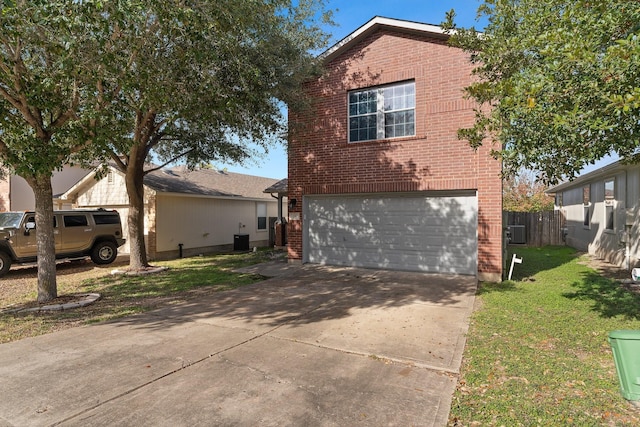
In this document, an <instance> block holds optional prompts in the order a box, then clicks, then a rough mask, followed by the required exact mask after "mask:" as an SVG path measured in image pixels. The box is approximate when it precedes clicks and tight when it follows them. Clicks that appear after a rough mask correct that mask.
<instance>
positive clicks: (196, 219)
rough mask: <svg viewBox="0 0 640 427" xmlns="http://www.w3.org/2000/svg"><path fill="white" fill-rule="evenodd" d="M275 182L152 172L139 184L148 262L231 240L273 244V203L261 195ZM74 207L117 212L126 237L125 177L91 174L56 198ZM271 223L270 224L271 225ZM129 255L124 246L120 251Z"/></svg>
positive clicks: (213, 173)
mask: <svg viewBox="0 0 640 427" xmlns="http://www.w3.org/2000/svg"><path fill="white" fill-rule="evenodd" d="M277 181H278V180H276V179H271V178H263V177H256V176H251V175H243V174H236V173H230V172H224V171H218V170H213V169H197V170H193V171H189V170H187V169H185V168H184V167H176V168H171V169H162V170H159V171H155V172H152V173H150V174H148V175H146V176H145V179H144V184H145V188H144V190H145V191H144V203H145V238H146V243H147V252H148V255H149V257H150V258H151V259H169V258H175V257H177V256H178V255H179V253H180V250H181V249H182V253H183V255H184V256H190V255H197V254H201V253H210V252H217V251H223V250H231V249H233V247H234V239H235V238H236V235H243V237H244V238H248V240H249V244H250V247H254V246H267V245H269V244H273V243H272V242H271V241H272V240H273V231H272V230H271V227H270V226H269V224H271V222H272V221H273V218H275V217H277V215H278V205H277V199H276V198H274V197H272V196H271V195H270V194H265V193H264V192H263V190H264V189H265V188H267V187H269V186H271V185H273V184H274V183H275V182H277ZM60 198H61V200H64V201H66V202H68V203H70V204H72V206H73V208H96V207H102V208H105V209H116V210H117V211H118V212H120V215H121V217H122V221H123V231H124V235H125V238H127V236H128V227H127V224H126V222H127V215H128V213H129V200H128V197H127V193H126V189H125V182H124V175H122V174H121V173H120V172H119V171H117V170H116V169H115V168H110V169H109V172H108V173H107V174H106V175H105V176H104V177H102V178H101V179H100V180H96V179H95V174H93V173H91V174H89V175H87V176H86V177H85V178H84V179H82V180H81V181H80V182H78V183H77V184H76V185H74V186H73V187H72V188H70V189H69V190H68V191H67V192H66V193H64V194H63V195H62V196H61V197H60ZM270 219H271V221H270ZM119 252H120V253H122V254H126V253H129V243H128V242H127V244H125V245H124V246H122V247H121V248H120V249H119Z"/></svg>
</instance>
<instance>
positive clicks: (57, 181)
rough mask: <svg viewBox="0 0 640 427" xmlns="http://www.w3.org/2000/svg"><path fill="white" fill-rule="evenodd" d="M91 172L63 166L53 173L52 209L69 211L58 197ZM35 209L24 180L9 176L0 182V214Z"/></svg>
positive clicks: (33, 197)
mask: <svg viewBox="0 0 640 427" xmlns="http://www.w3.org/2000/svg"><path fill="white" fill-rule="evenodd" d="M90 172H91V171H90V170H88V169H83V168H80V167H77V166H65V167H63V168H62V169H61V170H59V171H55V172H54V173H53V175H52V177H51V187H52V190H53V208H54V209H56V210H61V209H69V208H70V207H71V206H70V205H68V204H65V203H64V202H62V201H61V200H60V199H58V197H59V196H60V195H61V194H62V193H64V192H65V191H67V190H68V189H69V188H71V186H73V185H74V184H76V183H77V182H78V181H80V180H81V179H82V178H84V177H85V176H86V175H87V174H88V173H90ZM35 208H36V199H35V196H34V194H33V190H32V189H31V187H30V186H29V184H27V181H25V180H24V178H22V177H20V176H18V175H9V176H7V177H6V178H5V179H3V180H0V212H2V211H27V210H34V209H35Z"/></svg>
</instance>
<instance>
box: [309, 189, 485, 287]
mask: <svg viewBox="0 0 640 427" xmlns="http://www.w3.org/2000/svg"><path fill="white" fill-rule="evenodd" d="M303 207H304V212H303V215H304V216H303V221H304V233H303V245H304V246H303V261H304V262H310V263H316V264H328V265H345V266H354V267H370V268H384V269H391V270H408V271H425V272H433V273H456V274H467V275H474V276H475V275H476V274H477V264H478V263H477V259H478V255H477V254H478V238H477V230H478V198H477V195H476V192H475V191H473V192H456V193H451V192H447V193H442V192H435V193H434V192H431V193H402V194H397V193H394V194H358V195H332V196H325V195H322V196H305V197H304V198H303Z"/></svg>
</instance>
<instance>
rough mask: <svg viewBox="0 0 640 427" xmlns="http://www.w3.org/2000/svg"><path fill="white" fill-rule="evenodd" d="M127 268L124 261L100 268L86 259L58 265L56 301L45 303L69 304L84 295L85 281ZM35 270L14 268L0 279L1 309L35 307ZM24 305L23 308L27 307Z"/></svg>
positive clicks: (36, 275)
mask: <svg viewBox="0 0 640 427" xmlns="http://www.w3.org/2000/svg"><path fill="white" fill-rule="evenodd" d="M127 265H128V262H127V261H116V262H115V263H113V264H109V265H106V266H99V265H96V264H94V263H92V262H91V261H89V260H75V261H67V262H61V263H59V264H58V265H57V268H56V275H57V282H58V298H56V299H55V300H54V302H47V304H58V303H63V304H64V303H67V302H71V301H70V300H72V299H74V298H76V297H75V296H74V295H75V294H78V293H84V292H87V291H86V290H85V289H83V287H82V283H83V282H84V281H85V280H88V279H98V278H101V277H104V276H106V275H108V274H109V272H110V271H111V270H113V269H114V268H122V267H126V266H127ZM37 295H38V269H37V267H35V266H15V267H12V269H11V270H10V271H9V273H7V274H6V275H5V276H3V277H2V278H0V309H7V308H15V307H16V306H17V305H25V301H29V302H28V303H27V304H26V305H28V306H29V307H36V306H37V305H38V303H37V302H36V298H37ZM26 305H25V306H26Z"/></svg>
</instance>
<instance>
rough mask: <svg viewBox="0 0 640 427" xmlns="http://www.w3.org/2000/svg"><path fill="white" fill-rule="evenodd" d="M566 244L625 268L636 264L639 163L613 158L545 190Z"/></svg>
mask: <svg viewBox="0 0 640 427" xmlns="http://www.w3.org/2000/svg"><path fill="white" fill-rule="evenodd" d="M547 193H549V194H553V195H555V200H556V202H555V205H556V209H558V210H560V211H561V212H562V213H563V215H564V217H565V220H566V229H565V230H564V238H565V241H566V243H567V245H569V246H571V247H574V248H576V249H578V250H581V251H585V252H588V253H589V254H592V255H595V256H597V257H599V258H601V259H605V260H607V261H609V262H611V263H613V264H616V265H618V266H620V267H623V268H627V269H630V268H633V267H636V266H638V265H640V165H633V164H632V165H628V164H624V163H623V162H621V161H617V162H614V163H611V164H609V165H607V166H604V167H602V168H600V169H597V170H595V171H592V172H590V173H587V174H584V175H581V176H579V177H577V178H576V179H574V180H573V181H570V182H565V183H562V184H560V185H557V186H555V187H553V188H550V189H549V190H547Z"/></svg>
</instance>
